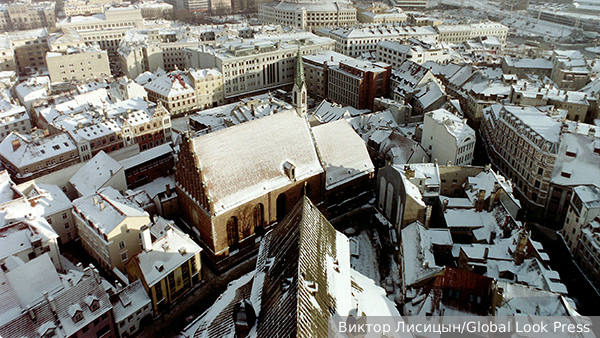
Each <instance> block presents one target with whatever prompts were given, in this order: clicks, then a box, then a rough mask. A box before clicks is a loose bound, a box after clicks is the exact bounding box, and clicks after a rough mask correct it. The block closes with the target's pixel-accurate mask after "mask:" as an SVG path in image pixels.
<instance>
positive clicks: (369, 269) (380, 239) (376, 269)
mask: <svg viewBox="0 0 600 338" xmlns="http://www.w3.org/2000/svg"><path fill="white" fill-rule="evenodd" d="M376 213H377V212H376V211H375V210H374V209H373V208H367V209H366V210H364V211H362V212H361V213H360V215H353V217H351V218H349V220H348V221H342V222H340V223H338V224H336V228H337V229H338V230H340V231H343V232H344V234H346V236H348V238H349V239H350V241H351V242H354V243H356V244H353V243H351V244H350V245H351V252H352V253H353V255H352V257H351V258H350V264H351V266H352V268H353V269H355V270H356V271H358V272H360V273H361V274H363V275H364V276H367V277H369V278H370V279H372V280H373V281H375V283H376V284H377V285H379V286H381V287H382V288H384V289H385V290H386V292H387V294H388V298H389V299H390V300H391V301H393V302H396V304H398V303H400V301H401V299H402V297H401V296H402V295H401V287H400V286H401V279H400V276H401V274H400V264H399V263H397V259H396V255H397V253H396V252H395V249H394V248H393V246H392V244H391V241H390V239H389V238H388V237H389V231H388V227H387V225H384V224H382V223H381V222H380V221H379V220H378V217H376ZM354 245H357V246H358V255H356V250H354V249H353V247H354Z"/></svg>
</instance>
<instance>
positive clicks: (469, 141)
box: [421, 109, 476, 165]
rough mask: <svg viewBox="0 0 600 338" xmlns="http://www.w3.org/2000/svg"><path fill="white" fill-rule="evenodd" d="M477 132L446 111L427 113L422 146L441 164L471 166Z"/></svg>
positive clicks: (424, 120) (439, 110) (424, 121)
mask: <svg viewBox="0 0 600 338" xmlns="http://www.w3.org/2000/svg"><path fill="white" fill-rule="evenodd" d="M475 140H476V137H475V130H473V129H472V128H471V127H469V126H468V125H467V122H466V121H465V120H463V119H461V118H459V117H458V116H456V115H454V114H452V113H450V112H449V111H447V110H445V109H438V110H434V111H432V112H429V113H426V114H425V116H424V119H423V135H422V137H421V144H422V145H423V147H424V148H425V149H426V150H427V151H429V153H430V154H431V158H432V159H436V160H437V161H439V163H449V164H452V165H470V164H471V161H472V160H473V153H474V152H475Z"/></svg>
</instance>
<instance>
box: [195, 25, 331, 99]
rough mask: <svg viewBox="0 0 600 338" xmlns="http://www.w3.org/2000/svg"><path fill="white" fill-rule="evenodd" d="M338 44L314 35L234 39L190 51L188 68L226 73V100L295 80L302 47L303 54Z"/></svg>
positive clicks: (278, 86)
mask: <svg viewBox="0 0 600 338" xmlns="http://www.w3.org/2000/svg"><path fill="white" fill-rule="evenodd" d="M333 45H334V42H333V40H331V39H329V38H324V37H318V36H316V35H314V34H312V33H306V32H304V33H287V34H279V35H276V36H270V35H265V36H263V37H260V38H256V39H243V40H232V41H228V42H226V43H223V44H221V45H220V46H219V47H217V48H215V49H208V48H199V49H193V50H192V49H188V55H187V57H188V63H187V67H188V68H200V69H202V68H213V67H215V68H217V69H218V70H219V71H220V72H221V73H222V74H223V85H224V97H225V100H226V101H230V100H235V99H236V98H240V97H245V96H248V95H251V94H255V93H259V92H266V91H268V90H273V89H277V88H282V87H285V86H291V85H292V84H293V81H294V74H295V70H296V59H297V55H298V48H300V52H301V55H309V54H315V53H319V52H325V51H331V50H333Z"/></svg>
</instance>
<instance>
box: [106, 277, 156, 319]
mask: <svg viewBox="0 0 600 338" xmlns="http://www.w3.org/2000/svg"><path fill="white" fill-rule="evenodd" d="M118 298H119V301H118V302H116V303H115V304H113V314H114V316H115V323H120V322H122V321H124V320H125V319H127V318H128V317H129V316H131V315H132V314H134V313H135V312H136V311H137V310H140V309H142V308H143V307H144V306H146V305H148V304H150V303H151V301H150V297H148V294H147V293H146V290H145V289H144V284H142V280H141V279H138V280H136V281H134V282H132V283H131V284H129V285H127V286H126V287H125V288H124V289H123V290H121V291H120V292H119V296H118Z"/></svg>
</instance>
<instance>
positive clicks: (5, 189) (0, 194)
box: [0, 170, 23, 204]
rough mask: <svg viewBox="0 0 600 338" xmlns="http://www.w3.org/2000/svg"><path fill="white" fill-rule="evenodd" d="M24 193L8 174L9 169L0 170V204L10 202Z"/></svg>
mask: <svg viewBox="0 0 600 338" xmlns="http://www.w3.org/2000/svg"><path fill="white" fill-rule="evenodd" d="M22 195H23V194H22V193H21V192H20V191H19V190H18V189H17V186H16V185H15V184H14V183H13V181H12V180H11V179H10V176H9V175H8V171H6V170H2V171H0V204H2V203H5V202H10V201H12V200H13V199H15V198H17V197H20V196H22Z"/></svg>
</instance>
